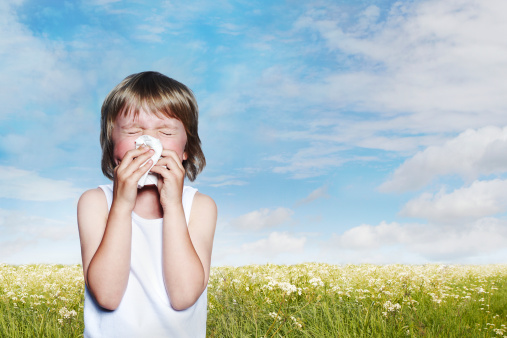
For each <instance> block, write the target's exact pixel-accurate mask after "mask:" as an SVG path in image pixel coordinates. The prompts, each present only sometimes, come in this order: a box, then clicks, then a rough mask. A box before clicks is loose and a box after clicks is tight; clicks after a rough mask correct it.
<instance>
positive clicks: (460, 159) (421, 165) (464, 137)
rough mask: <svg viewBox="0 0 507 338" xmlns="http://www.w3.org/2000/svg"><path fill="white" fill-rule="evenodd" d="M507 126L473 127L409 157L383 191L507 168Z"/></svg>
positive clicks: (416, 186)
mask: <svg viewBox="0 0 507 338" xmlns="http://www.w3.org/2000/svg"><path fill="white" fill-rule="evenodd" d="M506 153H507V127H504V128H498V127H494V126H489V127H484V128H480V129H477V130H473V129H469V130H466V131H464V132H463V133H461V134H459V135H458V136H457V137H455V138H453V139H451V140H449V141H447V142H445V143H444V144H443V145H440V146H431V147H428V148H426V149H425V150H423V151H420V152H418V153H417V154H415V155H414V156H413V157H411V158H409V159H408V160H406V161H405V162H404V163H403V164H402V165H401V166H400V167H399V168H398V169H396V170H395V172H394V174H393V177H392V178H391V179H390V180H389V181H387V182H385V183H383V184H382V185H381V186H380V190H381V191H400V192H403V191H407V190H414V189H418V188H421V187H423V186H424V185H426V184H428V183H430V182H431V181H432V180H433V179H434V178H436V177H437V176H441V175H450V174H457V175H459V176H461V177H462V178H464V179H465V180H467V181H471V180H473V179H475V178H477V177H479V176H480V175H489V174H498V173H502V172H505V171H507V156H505V154H506Z"/></svg>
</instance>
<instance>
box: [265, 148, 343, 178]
mask: <svg viewBox="0 0 507 338" xmlns="http://www.w3.org/2000/svg"><path fill="white" fill-rule="evenodd" d="M339 150H343V147H336V146H334V147H333V146H331V147H330V146H324V145H323V144H319V145H317V144H315V145H312V146H311V147H308V148H303V149H300V150H299V151H297V152H296V153H295V154H291V155H289V156H286V157H284V156H279V155H277V156H271V157H269V158H267V160H270V161H274V162H278V163H283V165H280V166H275V167H274V168H273V172H275V173H280V174H290V175H291V176H292V178H296V179H300V178H308V177H315V176H320V175H323V174H325V173H328V172H329V171H331V170H333V168H336V167H338V166H341V165H342V164H343V163H344V162H346V160H344V159H343V158H341V156H340V155H339Z"/></svg>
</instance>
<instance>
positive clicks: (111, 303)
mask: <svg viewBox="0 0 507 338" xmlns="http://www.w3.org/2000/svg"><path fill="white" fill-rule="evenodd" d="M96 300H97V304H98V305H99V306H100V307H101V308H103V309H104V310H108V311H114V310H116V309H117V308H118V306H120V302H118V301H115V300H113V299H107V298H106V299H97V298H96Z"/></svg>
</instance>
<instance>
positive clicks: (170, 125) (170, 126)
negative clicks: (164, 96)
mask: <svg viewBox="0 0 507 338" xmlns="http://www.w3.org/2000/svg"><path fill="white" fill-rule="evenodd" d="M120 128H123V129H129V128H140V125H139V123H138V122H130V123H126V124H124V125H120ZM164 128H167V129H178V128H177V127H176V126H175V125H174V123H172V122H164V123H163V124H160V125H155V129H164Z"/></svg>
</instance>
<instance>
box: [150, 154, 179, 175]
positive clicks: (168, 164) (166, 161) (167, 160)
mask: <svg viewBox="0 0 507 338" xmlns="http://www.w3.org/2000/svg"><path fill="white" fill-rule="evenodd" d="M155 166H156V167H162V168H164V169H165V168H167V169H169V170H171V171H173V172H177V173H179V174H181V175H185V168H184V167H183V165H182V164H181V163H180V162H179V161H175V160H174V158H173V157H172V156H170V157H164V158H161V159H160V160H159V161H158V162H157V164H156V165H155Z"/></svg>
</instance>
